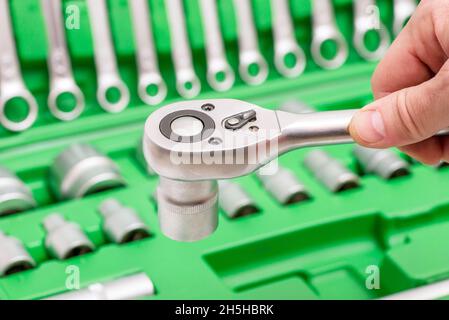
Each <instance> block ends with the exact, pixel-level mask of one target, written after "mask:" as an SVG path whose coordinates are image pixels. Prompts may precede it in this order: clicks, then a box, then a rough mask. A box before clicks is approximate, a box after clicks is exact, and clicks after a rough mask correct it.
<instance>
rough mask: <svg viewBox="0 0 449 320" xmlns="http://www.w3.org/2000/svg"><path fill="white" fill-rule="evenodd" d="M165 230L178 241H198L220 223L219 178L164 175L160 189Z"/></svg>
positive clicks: (159, 201)
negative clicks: (216, 179) (181, 178)
mask: <svg viewBox="0 0 449 320" xmlns="http://www.w3.org/2000/svg"><path fill="white" fill-rule="evenodd" d="M157 205H158V216H159V224H160V228H161V231H162V233H163V234H164V235H165V236H167V237H168V238H170V239H173V240H176V241H185V242H190V241H198V240H201V239H203V238H205V237H207V236H209V235H210V234H212V233H213V232H214V231H215V229H216V228H217V226H218V184H217V181H211V180H207V181H191V182H185V181H179V180H172V179H168V178H164V177H160V180H159V185H158V188H157Z"/></svg>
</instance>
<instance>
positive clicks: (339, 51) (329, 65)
mask: <svg viewBox="0 0 449 320" xmlns="http://www.w3.org/2000/svg"><path fill="white" fill-rule="evenodd" d="M327 43H331V44H333V45H335V53H334V55H333V56H332V57H326V56H325V55H324V52H323V50H324V46H325V45H326V44H327ZM311 51H312V57H313V59H314V60H315V62H316V64H318V65H319V66H320V67H322V68H323V69H328V70H332V69H337V68H339V67H341V66H342V65H343V64H344V63H345V62H346V59H347V58H348V53H349V50H348V44H347V43H346V41H345V39H344V38H343V36H342V35H341V34H339V33H335V32H332V33H329V34H325V35H322V36H320V37H314V39H313V41H312V48H311Z"/></svg>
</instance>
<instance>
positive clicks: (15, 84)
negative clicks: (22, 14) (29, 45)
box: [0, 0, 38, 132]
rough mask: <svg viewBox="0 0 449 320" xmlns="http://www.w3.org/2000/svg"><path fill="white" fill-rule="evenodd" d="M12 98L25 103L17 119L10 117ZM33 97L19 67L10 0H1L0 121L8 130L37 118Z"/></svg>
mask: <svg viewBox="0 0 449 320" xmlns="http://www.w3.org/2000/svg"><path fill="white" fill-rule="evenodd" d="M15 101H22V102H24V103H25V104H26V106H27V114H26V116H25V117H23V118H22V119H20V120H15V119H10V117H11V114H10V111H11V112H14V111H15V110H13V111H12V110H10V109H12V108H13V109H15V108H16V106H18V105H16V104H14V102H15ZM37 114H38V105H37V102H36V99H35V98H34V97H33V95H32V94H31V92H30V91H29V90H28V89H27V88H26V86H25V82H24V81H23V78H22V74H21V71H20V64H19V59H18V56H17V51H16V43H15V41H14V35H13V29H12V23H11V17H10V8H9V0H0V123H1V124H2V125H3V127H5V128H6V129H7V130H10V131H15V132H19V131H24V130H26V129H28V128H29V127H31V126H32V125H33V124H34V122H35V121H36V119H37Z"/></svg>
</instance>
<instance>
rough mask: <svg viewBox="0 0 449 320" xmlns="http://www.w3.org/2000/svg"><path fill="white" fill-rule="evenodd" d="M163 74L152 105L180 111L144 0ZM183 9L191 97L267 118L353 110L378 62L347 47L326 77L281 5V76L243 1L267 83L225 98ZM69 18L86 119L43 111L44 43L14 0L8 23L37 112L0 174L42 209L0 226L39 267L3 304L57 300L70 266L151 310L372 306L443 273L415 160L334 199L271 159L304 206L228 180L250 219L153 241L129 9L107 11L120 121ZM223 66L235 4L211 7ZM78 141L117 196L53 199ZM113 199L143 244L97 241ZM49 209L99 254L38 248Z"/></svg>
mask: <svg viewBox="0 0 449 320" xmlns="http://www.w3.org/2000/svg"><path fill="white" fill-rule="evenodd" d="M377 2H378V4H379V6H380V9H381V15H382V19H383V20H384V23H385V24H386V25H387V26H388V28H390V29H391V25H392V21H391V20H392V1H389V0H378V1H377ZM333 3H334V6H335V9H336V13H337V20H338V25H339V27H340V29H341V30H342V32H343V33H344V35H345V38H346V40H347V41H348V42H349V43H351V39H352V10H351V6H352V5H351V1H350V0H339V1H337V0H336V1H334V2H333ZM149 4H150V8H151V11H152V20H153V21H152V22H153V28H154V35H155V39H156V45H157V50H158V54H159V62H160V68H161V71H162V74H163V77H164V79H165V81H166V82H167V85H168V89H169V93H168V97H167V99H166V100H165V101H164V103H163V104H166V103H170V102H174V101H179V100H181V99H180V97H179V96H178V94H177V93H176V90H175V82H174V81H175V79H174V74H173V67H172V63H171V57H170V42H169V29H168V26H167V19H166V14H165V7H164V3H163V1H162V0H150V1H149ZM184 4H185V12H186V17H187V24H188V31H189V36H190V41H191V45H192V48H193V57H194V64H195V69H196V71H197V74H198V76H199V77H200V79H201V83H202V87H203V88H202V92H201V94H200V96H198V99H202V98H204V99H208V98H225V97H226V98H228V97H232V98H236V99H243V100H248V101H250V102H253V103H257V104H259V105H262V106H265V107H268V108H275V107H277V106H279V104H280V103H282V102H283V101H285V100H288V99H292V98H298V99H301V100H303V101H305V102H307V103H309V104H311V105H313V106H316V107H317V108H318V109H320V110H331V109H344V108H357V107H360V106H362V105H364V104H366V103H367V102H369V101H370V100H371V99H372V97H371V92H370V83H369V82H370V76H371V74H372V72H373V70H374V68H375V64H372V63H367V62H365V61H363V60H362V59H361V58H360V57H359V56H358V55H357V54H356V52H355V51H354V49H353V48H352V46H351V51H350V57H349V59H348V62H347V63H346V64H345V65H344V66H343V67H342V68H340V69H338V70H334V71H324V70H321V69H320V68H318V67H317V66H316V65H315V64H314V63H313V61H312V60H311V57H310V54H309V52H310V41H311V27H310V26H311V21H310V1H291V9H292V15H293V16H294V20H295V27H296V34H297V38H298V40H299V43H300V44H301V46H302V47H303V48H304V50H305V52H306V54H307V58H308V60H307V69H306V72H305V73H304V74H303V75H301V76H300V77H299V78H297V79H293V80H292V79H285V78H282V77H281V76H280V75H279V74H278V73H277V72H276V71H275V69H274V65H273V62H272V61H273V46H272V36H271V30H270V24H271V21H270V19H271V17H270V8H269V1H268V0H254V1H253V8H254V17H255V21H256V24H257V28H258V31H259V39H260V45H261V48H262V52H263V54H264V56H265V57H266V59H267V61H268V62H269V66H270V75H269V79H268V80H267V82H266V83H264V84H262V85H260V86H257V87H248V86H247V85H246V84H244V83H243V82H242V81H241V80H240V79H239V77H237V81H236V84H235V85H234V87H233V89H232V90H230V91H229V92H226V93H217V92H214V91H212V89H211V88H210V87H209V86H208V85H207V83H206V81H205V71H206V64H205V56H204V48H203V47H204V40H203V37H202V24H201V20H200V16H199V8H198V1H195V0H186V1H184ZM71 5H76V6H78V7H79V9H80V13H81V16H80V17H81V20H80V29H79V30H67V31H66V33H67V39H68V46H69V49H70V53H71V57H72V64H73V67H74V72H75V76H76V79H77V82H78V83H79V84H80V86H81V88H82V90H83V92H84V93H85V95H86V99H87V109H86V111H85V112H84V113H83V115H82V116H81V117H80V118H79V119H77V120H75V121H73V122H70V123H62V122H59V121H57V120H55V119H54V118H52V116H51V115H50V114H49V112H48V109H47V108H46V106H45V105H46V103H45V101H46V97H47V93H48V75H47V66H46V50H47V49H46V37H45V30H44V23H43V17H42V12H41V7H40V1H38V0H11V8H12V18H13V23H14V28H15V36H16V39H17V45H18V52H19V56H20V61H21V64H22V71H23V74H24V77H25V80H26V83H27V85H28V86H29V88H30V89H31V91H32V92H33V94H34V95H35V96H36V97H37V99H38V102H39V105H40V115H39V120H38V123H37V124H36V125H35V126H34V127H33V128H32V129H30V130H28V131H26V132H23V133H20V134H14V133H10V132H7V131H5V130H3V129H0V165H2V166H5V167H7V168H9V169H11V170H12V171H14V172H16V173H17V174H18V175H19V177H20V178H22V179H23V180H24V181H25V182H26V184H27V185H28V186H30V188H31V189H32V191H33V194H34V196H35V198H36V200H37V202H38V204H39V206H38V208H37V209H35V210H31V211H29V212H25V213H20V214H16V215H13V216H7V217H1V218H0V229H1V230H4V231H5V232H6V233H8V234H10V235H12V236H15V237H17V238H19V239H21V240H22V241H23V243H24V244H25V246H26V247H27V249H28V250H29V252H30V254H31V255H32V256H33V258H34V259H35V260H36V262H37V264H38V266H37V267H36V268H35V269H33V270H29V271H26V272H22V273H18V274H15V275H11V276H8V277H4V278H0V299H40V298H44V297H48V296H51V295H54V294H58V293H62V292H65V291H67V290H68V289H67V288H66V281H67V277H68V274H69V271H70V270H71V269H70V268H71V267H72V266H77V267H79V268H80V281H81V287H85V286H87V285H89V284H92V283H95V282H99V281H106V280H111V279H114V278H117V277H120V276H124V275H128V274H132V273H135V272H145V273H146V274H147V275H148V276H149V277H150V278H151V279H152V281H153V282H154V285H155V287H156V292H157V293H156V295H154V296H153V297H149V299H196V298H209V299H210V298H213V299H239V298H241V299H260V298H269V299H282V298H287V299H300V298H304V299H334V298H336V299H348V298H356V299H369V298H378V297H381V296H384V295H387V294H391V293H394V292H397V291H400V290H405V289H409V288H412V287H415V286H418V285H422V284H426V283H430V282H433V281H437V280H440V279H443V278H446V277H448V276H449V274H448V272H449V261H447V258H446V256H447V255H445V250H446V245H445V243H446V242H447V241H446V240H447V239H446V238H447V235H446V234H447V231H446V230H448V228H449V225H448V218H449V193H448V192H447V190H448V187H449V168H446V169H440V170H437V169H435V168H431V167H426V166H423V165H420V164H416V163H414V164H413V165H412V167H411V175H409V176H406V177H401V178H398V179H394V180H391V181H384V180H382V179H381V178H379V177H376V176H374V175H362V177H361V187H360V188H357V189H353V190H348V191H345V192H342V193H339V194H332V193H330V192H329V191H327V190H326V189H325V188H324V187H323V186H322V185H321V184H320V183H319V182H317V181H316V180H315V178H314V177H312V176H311V175H310V174H309V173H308V172H306V171H305V170H304V168H303V167H302V160H303V158H304V155H305V154H306V152H308V150H297V151H294V152H291V153H288V154H286V155H284V156H282V157H281V158H280V160H279V161H280V164H281V165H283V166H285V167H287V168H289V169H290V170H292V171H293V172H294V174H296V175H297V176H298V178H300V179H301V181H302V182H303V183H304V184H305V186H306V187H307V189H308V191H309V193H310V195H311V199H310V200H308V201H304V202H300V203H296V204H292V205H288V206H282V205H280V204H279V203H277V202H276V201H275V200H274V199H273V198H272V197H271V196H270V195H269V194H268V193H267V192H266V191H265V190H264V189H263V188H262V187H261V185H260V183H259V182H258V181H257V179H256V177H255V176H254V175H250V176H246V177H242V178H239V179H236V181H237V182H238V183H240V184H241V185H242V186H243V187H244V188H245V190H246V191H247V192H248V193H249V194H250V195H251V196H252V197H253V198H254V199H255V200H256V201H257V205H258V206H259V208H260V209H261V211H260V213H258V214H255V215H250V216H245V217H241V218H238V219H229V218H227V217H226V215H225V214H224V213H222V212H220V222H219V228H218V230H217V231H216V232H215V233H214V234H213V235H212V236H210V237H209V238H207V239H205V240H203V241H200V242H196V243H178V242H175V241H172V240H169V239H167V238H165V237H164V236H163V235H162V234H161V233H160V230H159V227H158V221H157V211H156V206H155V204H154V202H153V200H152V195H153V193H154V190H155V187H156V185H157V177H149V176H148V175H147V174H146V172H145V169H144V168H143V167H142V166H141V164H140V163H139V161H138V158H137V156H136V152H135V151H136V150H135V149H136V146H137V143H138V142H139V141H140V137H141V135H142V130H143V124H144V121H145V119H146V117H147V116H148V115H149V114H150V113H151V112H152V111H153V110H155V108H157V107H150V106H146V105H144V104H143V103H141V102H140V101H139V99H138V98H137V94H136V66H135V61H134V44H133V37H132V27H131V20H130V15H129V9H128V3H127V1H126V0H109V1H108V7H109V14H110V21H111V28H112V32H113V39H114V43H115V48H116V52H117V56H118V60H119V65H120V72H121V74H122V77H123V78H124V80H125V82H126V83H127V85H128V86H129V88H130V90H131V94H132V103H131V105H130V106H129V107H128V109H127V110H125V111H124V112H122V113H120V114H107V113H105V112H104V111H103V110H101V108H100V107H99V106H98V104H97V103H96V101H95V88H96V79H95V69H94V65H93V57H92V54H93V52H92V39H91V35H90V28H89V21H88V16H87V8H86V3H85V1H84V0H70V1H64V6H65V7H67V6H71ZM218 7H219V15H220V19H221V21H220V22H221V27H222V31H223V36H224V38H225V41H226V49H227V55H228V58H229V61H230V63H231V65H232V67H233V69H234V70H235V71H237V66H238V61H237V59H238V51H237V49H238V48H237V42H236V27H235V18H234V12H233V6H232V0H218ZM75 142H87V143H90V144H92V145H93V146H94V147H96V148H98V149H99V150H100V151H102V152H104V153H105V154H107V155H109V156H110V157H111V158H112V159H113V160H114V161H115V162H116V163H117V164H118V166H119V167H120V169H121V171H122V173H123V176H124V178H125V180H126V182H127V185H126V186H125V187H122V188H118V189H113V190H107V191H104V192H101V193H97V194H94V195H90V196H88V197H86V198H84V199H79V200H72V201H58V200H57V199H56V198H55V196H54V194H53V192H52V191H51V188H50V183H49V179H48V169H49V166H50V165H51V163H52V161H53V159H54V157H55V156H56V155H57V154H58V153H60V152H61V151H62V150H63V149H64V148H66V147H67V146H68V145H70V144H72V143H75ZM324 149H325V150H327V151H329V152H330V154H331V155H333V156H335V157H336V158H338V159H339V160H340V161H342V163H344V164H345V165H346V166H347V167H348V168H350V169H351V170H353V171H355V172H358V173H360V172H359V168H358V165H357V163H356V161H355V159H354V157H353V156H352V153H351V150H352V146H351V145H343V146H333V147H326V148H324ZM109 197H114V198H116V199H118V200H119V201H121V202H123V204H125V205H128V206H130V207H133V208H134V209H135V210H136V211H137V212H138V214H139V215H140V216H141V217H142V219H143V220H144V221H145V223H146V224H147V225H148V226H149V228H150V229H151V232H152V236H151V237H150V238H147V239H144V240H141V241H137V242H133V243H128V244H125V245H116V244H112V243H109V242H108V241H107V240H106V238H105V236H104V234H103V232H102V220H101V218H100V216H99V214H98V211H97V208H98V205H99V204H100V202H101V201H103V200H104V199H106V198H109ZM53 212H59V213H61V214H63V215H64V216H65V217H66V218H67V219H68V220H71V221H75V222H78V223H79V224H80V225H81V226H82V228H83V230H84V231H85V232H86V234H87V235H88V237H89V238H90V239H91V240H92V242H93V243H94V244H95V246H96V250H95V251H94V252H93V253H90V254H87V255H84V256H81V257H76V258H72V259H69V260H66V261H58V260H55V259H52V258H51V257H49V256H48V253H47V251H46V250H45V245H44V241H45V233H44V230H43V228H42V225H41V222H42V219H43V218H44V217H45V216H47V215H48V214H50V213H53ZM372 266H375V267H377V268H379V270H380V289H378V290H369V289H367V287H366V279H367V277H368V276H369V268H370V267H372Z"/></svg>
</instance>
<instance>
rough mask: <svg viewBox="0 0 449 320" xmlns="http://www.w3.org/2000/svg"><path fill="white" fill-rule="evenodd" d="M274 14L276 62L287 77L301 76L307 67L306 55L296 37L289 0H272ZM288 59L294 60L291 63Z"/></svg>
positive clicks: (281, 72)
mask: <svg viewBox="0 0 449 320" xmlns="http://www.w3.org/2000/svg"><path fill="white" fill-rule="evenodd" d="M271 11H272V14H273V37H274V64H275V66H276V69H277V70H278V71H279V73H280V74H282V75H283V76H284V77H287V78H294V77H297V76H299V75H300V74H301V73H302V72H303V71H304V69H305V67H306V56H305V54H304V51H303V50H302V49H301V47H300V46H299V45H298V42H297V41H296V38H295V31H294V27H293V22H292V18H291V16H290V10H289V6H288V0H271ZM288 59H291V60H292V64H289V62H288Z"/></svg>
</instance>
